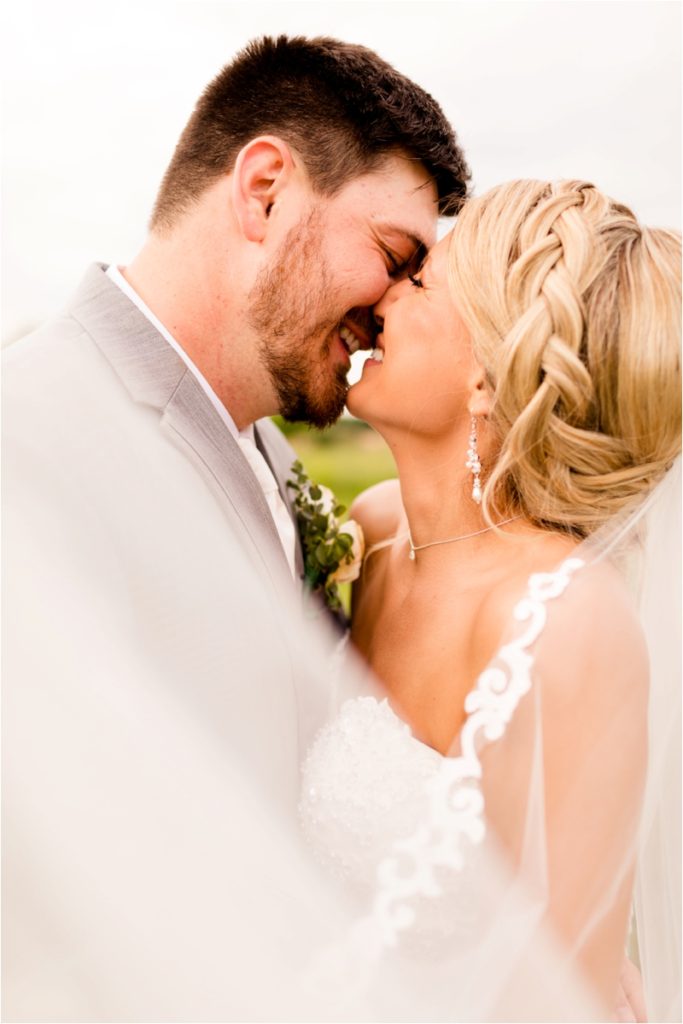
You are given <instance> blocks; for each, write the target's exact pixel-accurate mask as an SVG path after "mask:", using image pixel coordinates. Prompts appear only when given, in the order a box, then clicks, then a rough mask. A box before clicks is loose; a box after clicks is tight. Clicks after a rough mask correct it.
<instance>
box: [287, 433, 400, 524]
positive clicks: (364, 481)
mask: <svg viewBox="0 0 683 1024" xmlns="http://www.w3.org/2000/svg"><path fill="white" fill-rule="evenodd" d="M274 419H275V422H276V423H277V425H278V426H279V427H280V429H281V430H282V431H283V433H284V434H285V435H286V437H287V440H288V441H289V443H290V444H291V445H292V447H293V448H294V450H295V452H296V453H297V455H298V457H299V458H300V459H301V461H302V463H303V465H304V469H305V470H306V473H307V474H308V476H309V477H310V478H311V480H314V481H315V482H316V483H319V484H325V486H326V487H330V488H331V489H332V490H333V491H334V493H335V494H336V496H337V499H338V500H339V501H340V502H341V504H342V505H345V506H346V508H347V509H348V508H349V506H350V504H351V502H352V501H353V499H354V498H355V497H356V495H357V494H360V492H361V491H364V490H365V489H366V488H367V487H371V486H372V485H373V484H375V483H377V482H378V481H380V480H387V479H389V478H390V477H395V476H396V475H397V473H396V465H395V463H394V460H393V457H392V455H391V452H390V451H389V448H388V446H387V444H386V443H385V441H384V440H383V439H382V438H381V437H380V436H379V434H378V433H376V432H375V431H374V430H373V429H372V427H369V426H368V425H367V423H363V422H362V421H361V420H355V419H351V418H350V417H343V418H342V419H340V420H339V421H338V422H337V423H335V425H334V426H333V427H329V428H328V429H327V430H314V429H312V428H310V427H307V426H305V425H304V424H299V423H294V424H292V423H284V421H283V420H282V419H281V418H280V417H278V416H276V417H274Z"/></svg>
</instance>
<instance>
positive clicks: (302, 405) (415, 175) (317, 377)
mask: <svg viewBox="0 0 683 1024" xmlns="http://www.w3.org/2000/svg"><path fill="white" fill-rule="evenodd" d="M436 218H437V194H436V188H435V186H434V184H433V182H432V181H431V179H430V178H429V176H428V175H427V173H426V171H425V170H424V168H423V167H422V165H421V164H415V163H414V162H411V161H410V160H408V159H407V158H403V157H401V156H395V157H391V158H390V159H388V160H387V161H385V163H384V164H383V165H382V166H381V168H380V169H378V170H376V171H373V172H372V173H369V174H364V175H362V176H361V177H358V178H355V179H353V180H352V181H350V182H349V183H347V184H346V185H345V186H344V187H343V188H342V189H341V190H340V191H339V192H338V193H337V194H336V195H335V196H333V197H331V198H321V197H320V196H316V195H314V193H313V192H311V193H310V205H309V207H308V209H307V210H306V213H305V216H304V217H302V219H301V221H300V222H299V223H298V224H297V225H296V227H294V228H293V229H292V230H290V232H289V233H288V235H287V237H286V238H285V239H284V240H283V242H282V244H281V246H280V248H279V250H278V251H277V253H276V254H275V257H274V258H273V260H272V261H271V263H270V264H269V265H268V266H267V267H266V268H265V269H264V270H262V271H261V273H260V274H259V276H258V278H257V280H256V283H255V285H254V288H253V289H252V293H251V295H250V322H251V325H252V327H253V328H254V329H255V330H256V332H257V335H258V339H259V344H260V349H261V358H262V361H263V363H264V365H265V366H266V368H267V370H268V372H269V374H270V379H271V381H272V384H273V387H274V389H275V392H276V395H277V398H278V404H279V409H280V412H281V413H282V415H283V416H284V417H285V419H288V420H304V421H306V422H309V423H312V424H313V425H314V426H317V427H324V426H329V424H331V423H333V422H334V421H335V420H336V419H337V418H338V416H339V415H340V414H341V412H342V410H343V408H344V403H345V400H346V393H347V390H348V384H347V380H346V377H347V373H348V370H349V368H350V365H351V363H350V356H351V354H352V353H353V352H354V351H356V350H357V349H359V348H365V349H367V348H372V347H373V343H374V338H375V334H376V331H375V328H374V321H373V319H372V315H371V307H372V306H373V305H375V304H376V303H377V302H379V300H380V299H381V297H382V296H383V295H384V293H385V291H386V290H387V288H388V287H389V286H390V285H391V284H393V283H394V282H396V281H397V280H400V279H401V277H403V276H405V275H406V274H407V273H410V272H411V270H412V269H414V268H415V266H416V265H417V264H418V263H419V262H420V260H421V258H422V255H423V252H424V250H425V249H427V248H429V247H430V246H431V245H432V244H433V242H434V238H435V235H436Z"/></svg>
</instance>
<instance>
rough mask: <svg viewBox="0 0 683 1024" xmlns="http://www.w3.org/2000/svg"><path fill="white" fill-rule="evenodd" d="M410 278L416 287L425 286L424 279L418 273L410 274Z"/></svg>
mask: <svg viewBox="0 0 683 1024" xmlns="http://www.w3.org/2000/svg"><path fill="white" fill-rule="evenodd" d="M408 280H409V281H410V283H411V284H412V285H413V286H414V287H415V288H424V285H423V284H422V279H421V278H419V277H418V276H417V274H408Z"/></svg>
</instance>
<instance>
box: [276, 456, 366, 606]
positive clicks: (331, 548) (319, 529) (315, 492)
mask: <svg viewBox="0 0 683 1024" xmlns="http://www.w3.org/2000/svg"><path fill="white" fill-rule="evenodd" d="M292 475H293V477H294V479H292V480H288V481H287V486H288V487H289V488H290V490H292V491H294V493H295V495H296V497H295V499H294V507H295V509H296V518H297V525H298V527H299V534H300V536H301V545H302V548H303V555H304V583H305V585H306V587H307V588H308V589H309V590H311V591H316V590H321V591H323V593H324V595H325V600H326V602H327V604H328V605H329V606H330V608H331V609H332V610H333V611H337V610H338V609H339V608H341V607H342V602H341V600H340V597H339V586H338V584H337V583H336V581H335V580H334V579H333V578H332V574H333V573H334V572H335V570H336V569H338V568H339V566H340V565H342V564H343V563H345V562H348V561H349V560H350V559H351V548H352V546H353V538H352V537H351V536H350V534H348V533H344V532H341V531H340V526H341V524H340V522H339V519H338V518H337V514H336V513H337V510H339V514H340V515H341V514H343V513H344V512H345V511H346V508H345V507H344V505H339V504H338V503H337V500H336V498H335V496H334V494H332V492H331V491H329V490H328V491H327V493H326V492H325V491H324V490H323V489H322V488H321V487H320V486H319V485H318V484H314V483H312V482H311V481H310V480H309V478H308V476H307V474H306V473H305V472H304V468H303V466H302V465H301V463H300V462H299V461H298V460H297V461H296V462H295V463H294V464H293V465H292Z"/></svg>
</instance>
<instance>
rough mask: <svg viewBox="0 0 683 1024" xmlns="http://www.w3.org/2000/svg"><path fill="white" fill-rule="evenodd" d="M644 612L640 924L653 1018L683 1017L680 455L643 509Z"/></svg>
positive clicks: (640, 948) (639, 942) (638, 936)
mask: <svg viewBox="0 0 683 1024" xmlns="http://www.w3.org/2000/svg"><path fill="white" fill-rule="evenodd" d="M644 520H645V527H646V535H645V536H646V539H645V549H644V558H643V577H642V582H641V588H640V614H641V622H642V625H643V629H644V631H645V634H646V637H647V641H648V650H649V654H650V702H649V760H650V764H649V771H648V780H647V787H646V792H645V802H644V808H643V816H642V824H641V831H640V843H639V856H638V872H637V876H636V888H635V900H634V909H635V930H636V939H637V946H638V951H639V954H640V961H641V968H642V972H643V978H644V983H645V997H646V1002H647V1006H648V1012H649V1016H650V1020H653V1021H679V1020H680V1019H681V636H680V630H681V459H680V457H679V459H678V460H677V461H676V463H675V465H674V466H673V467H672V469H670V470H669V472H668V473H667V475H666V478H665V479H664V480H663V481H662V483H661V484H660V485H659V487H658V488H657V490H656V491H655V492H654V493H653V495H652V497H651V499H650V500H649V501H648V502H647V503H646V507H645V509H644Z"/></svg>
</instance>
